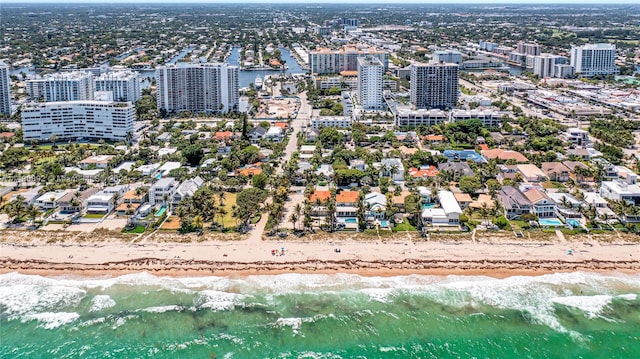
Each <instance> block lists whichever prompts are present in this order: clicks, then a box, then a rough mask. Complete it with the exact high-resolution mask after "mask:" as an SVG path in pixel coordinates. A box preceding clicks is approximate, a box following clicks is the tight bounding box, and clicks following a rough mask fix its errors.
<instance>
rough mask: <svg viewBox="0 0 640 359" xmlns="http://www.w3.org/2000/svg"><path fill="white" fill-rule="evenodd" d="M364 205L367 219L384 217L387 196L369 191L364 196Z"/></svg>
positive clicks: (372, 219)
mask: <svg viewBox="0 0 640 359" xmlns="http://www.w3.org/2000/svg"><path fill="white" fill-rule="evenodd" d="M364 205H365V209H366V211H367V213H366V217H367V220H368V221H374V220H380V219H385V217H386V214H385V212H386V211H387V197H386V196H385V195H383V194H382V193H378V192H371V193H367V194H366V195H365V196H364Z"/></svg>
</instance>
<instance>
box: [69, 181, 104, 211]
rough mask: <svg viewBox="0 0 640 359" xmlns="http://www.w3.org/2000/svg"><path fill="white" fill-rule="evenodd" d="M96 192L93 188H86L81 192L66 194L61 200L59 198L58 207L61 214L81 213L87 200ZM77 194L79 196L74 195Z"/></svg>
mask: <svg viewBox="0 0 640 359" xmlns="http://www.w3.org/2000/svg"><path fill="white" fill-rule="evenodd" d="M97 192H98V189H97V188H95V187H91V188H88V189H86V190H84V191H82V192H78V191H76V192H68V193H67V194H65V195H64V196H62V198H60V201H59V206H60V212H62V213H76V212H81V211H82V210H83V209H84V208H85V207H84V205H85V203H86V202H87V199H88V198H89V197H90V196H91V195H93V194H95V193H97ZM76 193H79V195H76Z"/></svg>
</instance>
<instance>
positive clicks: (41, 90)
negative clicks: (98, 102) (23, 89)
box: [27, 71, 93, 102]
mask: <svg viewBox="0 0 640 359" xmlns="http://www.w3.org/2000/svg"><path fill="white" fill-rule="evenodd" d="M27 93H28V94H29V96H30V97H31V99H32V100H34V101H41V102H57V101H87V100H93V75H92V74H91V73H90V72H83V71H74V72H61V73H55V74H49V75H46V76H45V77H42V78H39V79H33V80H28V81H27Z"/></svg>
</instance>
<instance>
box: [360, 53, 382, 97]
mask: <svg viewBox="0 0 640 359" xmlns="http://www.w3.org/2000/svg"><path fill="white" fill-rule="evenodd" d="M383 74H384V65H383V64H382V61H380V59H378V58H377V57H373V56H365V57H359V58H358V99H359V101H360V105H361V106H362V107H363V108H364V109H365V110H379V109H381V108H382V107H383V106H384V98H383V96H382V75H383Z"/></svg>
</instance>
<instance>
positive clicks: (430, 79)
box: [411, 63, 458, 110]
mask: <svg viewBox="0 0 640 359" xmlns="http://www.w3.org/2000/svg"><path fill="white" fill-rule="evenodd" d="M457 102H458V65H456V64H451V63H430V64H424V63H415V64H412V65H411V103H412V104H413V105H414V106H415V107H416V108H418V109H432V108H437V109H441V110H446V109H450V108H453V107H455V106H456V104H457Z"/></svg>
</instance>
